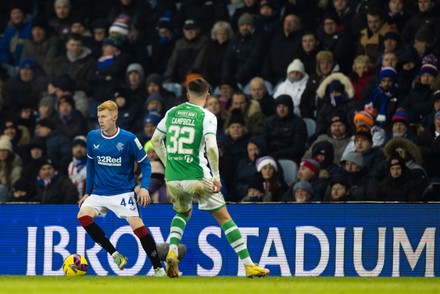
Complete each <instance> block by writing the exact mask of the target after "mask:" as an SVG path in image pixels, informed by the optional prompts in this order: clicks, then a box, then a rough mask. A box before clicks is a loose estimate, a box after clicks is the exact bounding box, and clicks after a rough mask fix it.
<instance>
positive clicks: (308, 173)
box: [288, 158, 328, 201]
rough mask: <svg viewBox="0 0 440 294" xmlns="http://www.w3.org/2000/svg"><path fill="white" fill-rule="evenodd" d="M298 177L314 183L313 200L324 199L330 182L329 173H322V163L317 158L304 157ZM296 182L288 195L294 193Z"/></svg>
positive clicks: (300, 179) (299, 179)
mask: <svg viewBox="0 0 440 294" xmlns="http://www.w3.org/2000/svg"><path fill="white" fill-rule="evenodd" d="M297 178H298V181H304V182H308V183H310V184H311V185H312V188H313V192H314V193H313V194H312V196H313V197H312V199H311V201H321V200H322V199H323V197H324V193H325V189H326V187H327V183H328V174H327V173H323V174H321V164H320V163H319V161H318V160H317V159H316V158H310V159H304V160H302V161H301V164H300V165H299V170H298V174H297ZM295 184H296V183H295ZM295 184H293V185H291V187H290V189H289V192H288V195H292V193H293V187H295ZM289 193H290V194H289ZM289 197H290V196H289Z"/></svg>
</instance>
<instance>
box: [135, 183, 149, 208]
mask: <svg viewBox="0 0 440 294" xmlns="http://www.w3.org/2000/svg"><path fill="white" fill-rule="evenodd" d="M137 196H138V197H137V202H138V203H139V205H140V206H142V207H146V206H147V205H148V204H150V203H151V197H150V193H149V192H148V190H147V189H145V188H140V189H139V193H138V195H137Z"/></svg>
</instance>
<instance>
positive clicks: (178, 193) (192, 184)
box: [144, 79, 270, 278]
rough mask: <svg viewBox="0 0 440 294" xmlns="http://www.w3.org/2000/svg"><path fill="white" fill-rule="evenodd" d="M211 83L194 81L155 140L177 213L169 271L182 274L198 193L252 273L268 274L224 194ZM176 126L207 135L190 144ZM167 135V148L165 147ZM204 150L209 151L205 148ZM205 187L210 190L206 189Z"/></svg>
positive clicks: (202, 206)
mask: <svg viewBox="0 0 440 294" xmlns="http://www.w3.org/2000/svg"><path fill="white" fill-rule="evenodd" d="M209 87H210V86H209V84H208V82H207V81H205V80H204V79H194V80H192V81H191V82H190V83H189V85H188V88H187V98H188V100H189V102H187V103H183V104H180V105H178V106H176V107H174V108H172V109H170V110H169V111H168V112H167V113H166V114H165V118H164V119H163V120H162V121H161V122H160V123H159V125H158V128H157V130H156V132H154V135H153V138H152V139H151V140H152V143H153V146H154V148H155V150H156V152H157V154H158V156H159V158H160V159H161V161H162V162H164V163H165V167H166V170H165V171H166V179H167V187H168V191H169V192H170V194H171V197H172V199H173V208H174V210H175V211H176V215H175V217H174V218H173V220H172V221H171V229H170V232H171V234H172V235H175V236H176V237H175V238H174V237H173V238H171V239H170V246H169V251H168V255H167V258H166V261H167V262H166V268H167V275H168V277H170V278H177V277H178V275H179V267H178V250H177V249H178V246H179V244H180V240H181V238H180V236H182V235H183V234H184V231H185V224H186V223H187V221H188V220H189V218H190V216H191V211H192V206H193V201H194V200H195V197H197V200H198V203H199V208H201V209H203V210H207V211H210V212H211V214H212V216H213V217H214V218H215V219H216V220H217V221H218V223H219V225H220V226H221V228H222V230H223V231H225V232H227V233H228V237H229V238H228V242H229V244H230V245H233V248H235V247H237V246H239V247H240V255H239V257H240V259H241V261H242V262H243V264H244V266H245V272H246V276H248V277H265V276H267V275H268V274H269V272H270V271H269V270H267V269H264V268H262V267H259V266H258V265H256V264H254V263H253V261H252V259H251V257H250V254H249V252H248V250H247V245H246V244H245V243H244V242H242V241H240V240H241V239H242V237H241V232H240V229H239V228H238V226H237V225H236V224H235V223H234V221H233V219H232V218H231V217H230V215H229V213H228V209H227V207H226V205H225V200H224V197H223V194H222V192H221V188H222V183H221V181H220V179H221V177H220V171H219V165H218V162H219V153H218V145H217V138H216V128H217V125H216V123H215V121H216V118H215V115H214V114H213V113H211V112H209V111H208V110H206V109H205V108H203V107H204V106H205V104H206V99H207V97H208V96H209ZM176 116H177V117H176ZM196 118H203V120H201V119H200V120H198V119H196ZM176 128H178V129H180V130H182V131H184V130H188V129H191V130H192V131H193V132H194V133H196V134H204V136H200V139H201V140H199V142H198V143H197V144H187V143H184V142H183V141H186V142H187V139H188V137H187V135H186V131H185V132H176ZM202 137H203V139H202ZM170 138H172V139H171V140H170ZM165 139H166V145H167V148H165V146H164V143H165V142H164V140H165ZM172 141H175V142H179V141H180V142H181V143H183V144H184V146H177V145H178V144H174V147H173V146H172V145H173V144H170V143H171V142H172ZM200 141H202V142H200ZM200 148H203V149H204V150H205V151H206V152H203V153H202V152H200V150H201V149H200ZM243 149H244V148H243ZM204 154H206V155H204ZM208 163H209V167H208ZM203 171H206V172H203ZM211 174H212V176H211ZM144 176H145V175H144ZM183 183H187V185H183ZM182 185H183V186H182ZM197 187H199V188H197ZM200 187H205V188H203V189H200ZM196 190H197V191H199V192H198V194H197V195H194V193H192V192H191V191H196ZM182 220H183V222H182ZM177 232H180V233H177ZM237 253H238V252H237Z"/></svg>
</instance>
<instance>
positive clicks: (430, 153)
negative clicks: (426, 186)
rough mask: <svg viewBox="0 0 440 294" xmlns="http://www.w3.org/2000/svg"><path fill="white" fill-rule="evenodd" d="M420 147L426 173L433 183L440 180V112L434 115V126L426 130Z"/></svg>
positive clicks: (420, 140)
mask: <svg viewBox="0 0 440 294" xmlns="http://www.w3.org/2000/svg"><path fill="white" fill-rule="evenodd" d="M418 146H419V147H420V150H421V152H422V155H423V158H424V161H425V167H426V171H427V173H428V175H429V177H430V179H431V181H432V182H434V181H436V182H438V181H439V180H440V169H439V168H438V167H439V166H440V111H437V112H436V113H435V115H434V122H433V123H432V125H430V126H428V127H427V128H425V130H424V132H423V134H422V135H421V136H420V138H419V141H418Z"/></svg>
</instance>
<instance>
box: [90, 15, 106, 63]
mask: <svg viewBox="0 0 440 294" xmlns="http://www.w3.org/2000/svg"><path fill="white" fill-rule="evenodd" d="M90 29H91V30H92V40H91V41H90V44H89V49H90V50H92V57H93V59H95V60H96V59H98V58H99V56H101V48H102V41H104V39H105V38H106V37H107V36H108V34H107V31H108V23H107V21H106V20H105V19H102V18H98V19H95V20H94V21H93V22H92V23H91V24H90Z"/></svg>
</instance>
